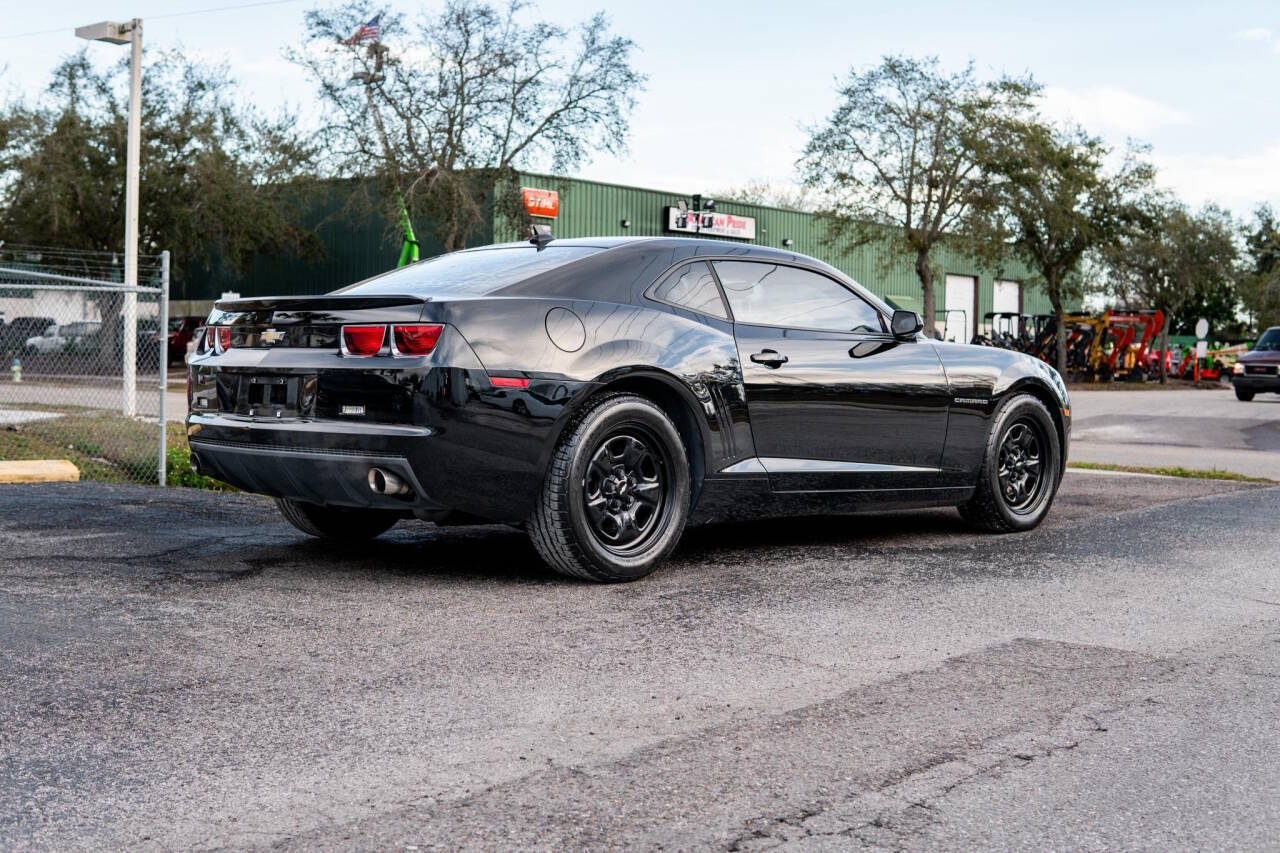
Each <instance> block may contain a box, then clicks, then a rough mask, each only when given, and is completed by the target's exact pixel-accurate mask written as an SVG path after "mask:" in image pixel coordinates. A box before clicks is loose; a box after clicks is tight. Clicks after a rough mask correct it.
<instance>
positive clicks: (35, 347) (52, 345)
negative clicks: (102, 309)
mask: <svg viewBox="0 0 1280 853" xmlns="http://www.w3.org/2000/svg"><path fill="white" fill-rule="evenodd" d="M101 327H102V324H101V323H67V324H66V325H65V326H50V327H49V328H47V329H45V330H44V334H42V335H37V336H35V337H34V338H27V343H26V347H25V349H27V350H28V351H34V352H37V353H41V354H43V355H47V354H49V353H54V352H62V351H63V350H65V349H66V348H67V347H69V346H71V345H72V344H75V343H77V342H78V341H80V340H82V339H84V338H86V337H88V336H89V335H92V334H93V333H95V332H97V331H98V330H99V329H100V328H101Z"/></svg>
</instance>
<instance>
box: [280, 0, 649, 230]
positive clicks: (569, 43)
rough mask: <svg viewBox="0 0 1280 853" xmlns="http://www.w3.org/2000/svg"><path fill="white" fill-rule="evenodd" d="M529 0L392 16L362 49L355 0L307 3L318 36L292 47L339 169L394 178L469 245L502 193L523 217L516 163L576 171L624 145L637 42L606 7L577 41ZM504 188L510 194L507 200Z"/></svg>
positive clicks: (422, 209) (421, 210) (411, 203)
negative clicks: (317, 6) (540, 15)
mask: <svg viewBox="0 0 1280 853" xmlns="http://www.w3.org/2000/svg"><path fill="white" fill-rule="evenodd" d="M525 9H526V7H525V5H524V4H523V3H521V2H512V3H510V4H509V5H507V6H504V7H502V8H495V7H493V6H490V5H488V4H485V3H482V2H476V0H450V2H448V3H447V4H446V5H445V7H444V9H443V11H442V12H440V13H439V14H438V15H436V16H434V17H425V18H423V19H422V20H420V21H419V22H418V23H417V25H416V26H415V27H412V28H410V27H409V26H407V24H406V22H405V21H404V19H402V18H401V17H399V16H396V15H391V14H383V15H382V16H381V21H380V24H381V33H382V38H384V39H385V42H377V43H374V44H372V45H369V46H367V47H362V46H361V45H359V44H348V43H347V42H348V41H350V39H349V38H348V37H349V36H350V35H351V34H352V33H354V32H356V31H357V30H358V28H359V27H360V25H361V24H362V23H363V22H365V21H366V20H368V19H369V17H371V15H370V12H369V10H368V8H367V7H366V6H365V5H364V3H363V2H362V0H356V2H352V3H348V4H347V5H344V6H341V7H339V8H338V9H337V10H334V11H328V12H314V11H313V12H308V13H307V31H308V36H309V38H310V39H311V40H312V43H311V45H310V46H308V47H307V48H304V49H302V50H298V51H294V52H292V54H291V58H292V59H293V60H294V61H295V62H297V63H299V64H301V65H302V66H303V67H304V68H306V69H307V71H308V72H309V73H310V74H311V76H312V77H313V78H314V80H315V81H316V84H317V86H318V89H319V94H320V98H321V101H322V102H323V104H324V106H325V107H326V110H325V114H326V115H327V116H328V117H329V119H330V121H329V123H328V125H327V126H326V127H325V128H324V130H323V134H322V136H321V139H322V140H323V142H324V145H325V147H326V148H327V150H328V151H329V152H330V154H331V158H332V160H331V165H332V167H333V169H334V170H335V171H336V172H338V173H340V174H346V175H351V176H357V177H362V178H369V177H377V178H380V179H382V180H383V181H384V182H386V183H387V184H389V185H390V186H389V188H390V189H393V190H394V191H395V192H392V193H389V194H388V195H389V196H390V197H392V198H394V197H395V195H396V193H399V194H400V195H401V196H402V197H403V199H404V200H405V203H406V204H407V205H408V207H409V210H410V211H411V213H415V214H421V215H425V217H426V218H427V219H428V221H429V222H430V223H431V225H432V227H433V228H434V229H435V232H436V236H437V237H438V238H439V240H440V241H441V243H442V244H443V245H444V247H445V249H446V251H453V250H455V249H461V248H465V247H466V245H467V241H468V239H469V238H470V237H471V236H472V235H473V234H474V233H475V232H476V231H477V230H478V229H479V228H480V227H481V226H482V225H483V223H484V221H485V218H486V210H487V208H488V207H489V206H490V205H496V206H497V207H498V209H499V210H500V212H502V213H506V214H512V215H518V216H523V215H524V214H523V209H522V208H520V207H519V206H518V198H516V194H515V193H514V192H513V190H514V189H515V187H514V181H513V179H514V177H515V170H516V169H518V168H522V167H530V166H532V167H545V168H548V169H553V170H557V171H560V170H571V169H574V168H577V167H578V166H580V165H581V164H582V163H583V162H584V161H585V160H587V159H588V157H589V156H590V155H591V154H593V153H595V152H597V151H608V152H617V151H621V150H622V149H623V148H624V146H625V140H626V137H627V133H628V130H629V124H628V120H629V119H628V117H629V115H630V112H631V109H632V108H633V107H634V105H635V94H636V92H637V91H639V90H640V88H641V87H642V85H643V82H644V76H643V75H642V74H640V73H639V72H638V71H636V70H635V69H634V68H633V67H632V65H631V54H632V51H633V50H634V47H635V46H634V44H633V43H632V42H631V40H630V39H626V38H622V37H620V36H616V35H613V34H611V33H610V31H609V23H608V20H607V19H606V18H605V16H604V15H603V14H602V13H598V14H596V15H595V16H593V17H591V18H588V19H587V20H586V21H585V22H583V23H582V24H581V25H579V27H578V28H577V30H576V40H575V39H574V38H571V33H570V32H569V31H568V30H566V29H564V28H562V27H559V26H556V25H554V24H550V23H546V22H528V21H526V20H525V14H524V13H525ZM353 67H354V68H355V69H356V74H355V75H353V74H352V68H353ZM353 77H355V78H359V79H358V80H357V82H359V83H363V84H364V85H351V82H352V79H353ZM495 187H503V188H505V189H506V190H507V192H505V193H504V194H503V195H502V196H501V197H499V198H495V196H494V188H495ZM388 213H389V214H390V215H391V217H393V218H394V217H395V216H397V215H398V210H395V211H391V210H389V211H388Z"/></svg>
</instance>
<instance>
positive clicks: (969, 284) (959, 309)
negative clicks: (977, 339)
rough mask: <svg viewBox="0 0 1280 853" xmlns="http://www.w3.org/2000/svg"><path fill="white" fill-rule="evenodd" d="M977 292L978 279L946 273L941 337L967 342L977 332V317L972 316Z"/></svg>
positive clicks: (947, 339)
mask: <svg viewBox="0 0 1280 853" xmlns="http://www.w3.org/2000/svg"><path fill="white" fill-rule="evenodd" d="M977 292H978V280H977V279H976V278H974V277H973V276H971V275H951V274H949V273H948V274H947V292H946V295H945V299H944V303H943V307H944V308H946V310H947V318H946V324H945V326H944V328H943V330H942V339H943V340H946V341H957V342H958V343H962V344H967V343H969V341H971V340H973V336H974V335H975V334H976V333H977V330H978V327H977V325H976V324H977V318H976V317H975V316H974V302H975V301H976V300H975V295H976V294H977Z"/></svg>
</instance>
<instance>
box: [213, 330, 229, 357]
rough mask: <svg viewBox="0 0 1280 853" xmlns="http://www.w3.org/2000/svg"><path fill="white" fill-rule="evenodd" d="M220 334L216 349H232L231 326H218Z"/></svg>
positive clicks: (219, 350) (217, 338) (216, 340)
mask: <svg viewBox="0 0 1280 853" xmlns="http://www.w3.org/2000/svg"><path fill="white" fill-rule="evenodd" d="M217 329H218V334H217V337H216V338H215V342H216V349H217V351H218V352H226V351H227V350H229V349H231V327H230V326H218V327H217Z"/></svg>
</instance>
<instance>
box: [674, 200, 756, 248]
mask: <svg viewBox="0 0 1280 853" xmlns="http://www.w3.org/2000/svg"><path fill="white" fill-rule="evenodd" d="M667 230H668V231H679V232H681V233H684V234H709V235H711V236H713V237H733V238H735V239H738V240H754V239H755V238H756V220H755V218H754V217H751V216H734V215H733V214H732V213H720V212H718V211H710V210H703V211H693V210H686V211H682V210H680V208H678V207H668V208H667Z"/></svg>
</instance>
